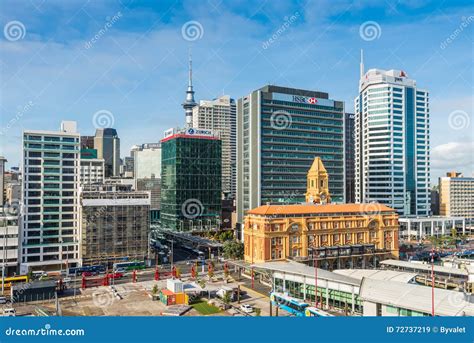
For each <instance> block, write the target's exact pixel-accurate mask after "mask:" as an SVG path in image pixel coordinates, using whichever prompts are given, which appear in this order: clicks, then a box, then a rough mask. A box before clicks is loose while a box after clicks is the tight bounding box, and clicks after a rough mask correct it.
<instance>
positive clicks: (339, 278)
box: [253, 261, 360, 286]
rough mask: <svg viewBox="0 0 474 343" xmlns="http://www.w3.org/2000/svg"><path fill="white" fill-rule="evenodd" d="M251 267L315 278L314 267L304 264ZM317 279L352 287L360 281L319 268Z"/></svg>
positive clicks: (269, 263)
mask: <svg viewBox="0 0 474 343" xmlns="http://www.w3.org/2000/svg"><path fill="white" fill-rule="evenodd" d="M253 267H254V268H257V269H265V270H268V271H270V272H281V273H285V274H294V275H300V276H306V277H308V278H311V279H314V277H315V271H314V267H310V266H308V265H306V264H303V263H299V262H294V261H288V262H264V263H257V264H254V265H253ZM318 279H323V280H328V281H335V282H340V283H345V284H350V285H353V286H359V285H360V280H358V279H356V278H353V277H350V276H345V275H340V274H336V273H333V272H330V271H327V270H324V269H319V268H318Z"/></svg>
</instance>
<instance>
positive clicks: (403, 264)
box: [380, 260, 468, 277]
mask: <svg viewBox="0 0 474 343" xmlns="http://www.w3.org/2000/svg"><path fill="white" fill-rule="evenodd" d="M380 265H381V266H384V267H396V268H401V269H406V270H413V272H417V271H422V272H431V264H423V263H413V262H408V261H399V260H385V261H382V262H380ZM433 269H434V272H435V273H443V274H449V275H453V276H463V277H467V275H468V272H467V271H466V270H464V269H458V268H450V267H444V266H437V265H435V266H434V268H433Z"/></svg>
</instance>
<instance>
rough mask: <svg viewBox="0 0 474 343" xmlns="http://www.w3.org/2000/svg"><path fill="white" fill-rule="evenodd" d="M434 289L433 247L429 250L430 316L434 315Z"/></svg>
mask: <svg viewBox="0 0 474 343" xmlns="http://www.w3.org/2000/svg"><path fill="white" fill-rule="evenodd" d="M434 289H435V278H434V246H433V248H432V250H431V316H433V317H434V315H435V305H434V291H435V290H434Z"/></svg>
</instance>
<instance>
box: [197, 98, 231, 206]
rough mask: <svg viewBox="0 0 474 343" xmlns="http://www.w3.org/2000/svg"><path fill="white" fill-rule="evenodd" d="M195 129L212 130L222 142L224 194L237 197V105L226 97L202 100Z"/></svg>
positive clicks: (198, 106) (198, 108)
mask: <svg viewBox="0 0 474 343" xmlns="http://www.w3.org/2000/svg"><path fill="white" fill-rule="evenodd" d="M193 127H196V128H199V129H207V130H212V131H213V132H214V133H216V134H218V135H219V137H220V139H221V141H222V192H224V193H228V194H230V195H231V196H232V197H233V198H234V197H235V189H236V178H237V174H236V153H237V147H236V132H237V128H236V104H235V100H234V99H231V98H230V96H228V95H224V96H221V97H219V98H217V99H214V100H211V101H204V100H201V101H200V102H199V105H197V106H195V107H194V108H193Z"/></svg>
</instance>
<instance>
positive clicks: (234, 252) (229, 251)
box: [222, 240, 244, 260]
mask: <svg viewBox="0 0 474 343" xmlns="http://www.w3.org/2000/svg"><path fill="white" fill-rule="evenodd" d="M222 252H223V254H224V257H225V258H227V259H234V260H242V259H243V258H244V244H243V243H241V242H238V241H235V240H232V241H227V242H225V243H224V246H223V247H222Z"/></svg>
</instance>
